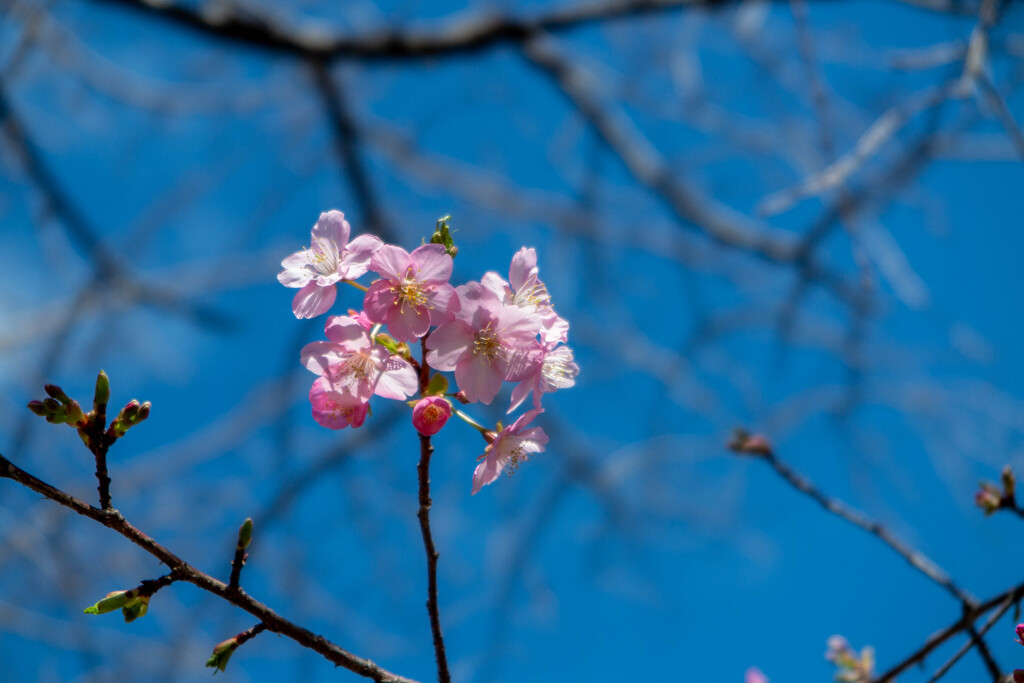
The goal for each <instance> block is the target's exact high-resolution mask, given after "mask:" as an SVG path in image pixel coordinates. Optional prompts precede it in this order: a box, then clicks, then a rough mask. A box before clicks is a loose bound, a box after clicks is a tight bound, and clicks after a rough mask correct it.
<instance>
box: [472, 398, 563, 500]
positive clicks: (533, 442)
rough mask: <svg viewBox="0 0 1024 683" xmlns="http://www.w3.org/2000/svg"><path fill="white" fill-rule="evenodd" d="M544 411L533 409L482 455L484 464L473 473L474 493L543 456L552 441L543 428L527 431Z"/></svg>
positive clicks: (495, 438)
mask: <svg viewBox="0 0 1024 683" xmlns="http://www.w3.org/2000/svg"><path fill="white" fill-rule="evenodd" d="M542 412H544V411H542V410H530V411H527V412H525V413H523V414H522V415H520V416H519V419H518V420H516V421H515V422H513V423H512V424H511V425H510V426H508V427H505V428H504V429H502V430H501V431H500V432H499V433H498V434H497V435H496V436H495V437H494V440H493V441H491V443H490V444H489V445H488V446H487V448H486V449H485V450H484V453H483V455H481V456H480V458H479V459H480V460H482V461H483V462H481V463H480V464H479V465H477V466H476V469H475V470H473V493H474V494H475V493H476V492H477V491H479V490H480V489H481V488H483V487H484V486H486V485H487V484H490V483H491V482H493V481H494V480H495V479H497V478H498V476H499V475H500V474H501V473H502V472H504V471H507V472H508V473H509V474H511V473H512V472H514V471H515V470H516V469H518V467H519V465H520V464H522V463H523V462H526V461H527V460H529V459H530V454H531V453H540V452H541V451H543V450H544V445H545V444H546V443H547V442H548V435H547V434H545V433H544V430H543V429H541V428H540V427H531V428H530V429H524V428H525V427H526V425H528V424H530V422H532V421H533V418H535V417H537V415H539V414H540V413H542Z"/></svg>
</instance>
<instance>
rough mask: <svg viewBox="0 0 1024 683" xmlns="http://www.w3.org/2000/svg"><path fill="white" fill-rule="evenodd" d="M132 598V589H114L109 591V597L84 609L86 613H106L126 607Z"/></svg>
mask: <svg viewBox="0 0 1024 683" xmlns="http://www.w3.org/2000/svg"><path fill="white" fill-rule="evenodd" d="M131 599H132V596H131V591H114V592H113V593H107V597H105V598H103V599H102V600H100V601H99V602H97V603H96V604H95V605H92V606H90V607H86V608H85V609H84V610H82V611H83V612H84V613H86V614H106V613H107V612H113V611H114V610H116V609H120V608H121V607H124V606H125V605H126V604H128V602H129V601H130V600H131Z"/></svg>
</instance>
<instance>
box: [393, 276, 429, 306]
mask: <svg viewBox="0 0 1024 683" xmlns="http://www.w3.org/2000/svg"><path fill="white" fill-rule="evenodd" d="M391 293H392V294H394V295H395V299H396V300H397V301H398V307H399V310H402V309H403V308H404V307H405V304H409V305H410V306H412V307H414V308H418V307H419V306H425V305H426V304H427V293H426V292H425V291H424V290H423V283H421V282H419V281H418V280H417V279H416V278H415V276H414V275H413V274H412V269H411V268H410V269H409V271H408V272H407V273H406V274H405V278H404V279H403V280H402V281H401V282H399V283H397V284H392V285H391Z"/></svg>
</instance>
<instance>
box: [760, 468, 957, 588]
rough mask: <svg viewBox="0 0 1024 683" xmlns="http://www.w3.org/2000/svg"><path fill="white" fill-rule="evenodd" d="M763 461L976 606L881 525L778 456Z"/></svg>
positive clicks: (921, 555)
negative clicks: (830, 495)
mask: <svg viewBox="0 0 1024 683" xmlns="http://www.w3.org/2000/svg"><path fill="white" fill-rule="evenodd" d="M760 457H761V458H762V459H763V460H764V461H765V462H767V463H768V464H769V465H770V466H771V467H772V469H773V470H775V472H776V473H777V474H778V475H779V476H780V477H782V478H783V479H784V480H785V481H786V482H787V483H788V484H789V485H790V486H792V487H793V488H795V489H796V490H797V491H799V492H800V493H803V494H804V495H806V496H808V497H809V498H811V499H812V500H814V501H815V502H817V503H818V504H819V505H821V507H823V508H825V510H827V511H828V512H830V513H832V514H834V515H836V516H837V517H839V518H841V519H844V520H846V521H847V522H849V523H850V524H853V525H854V526H856V527H858V528H860V529H863V530H864V531H866V532H868V533H869V534H871V535H872V536H874V537H875V538H877V539H878V540H880V541H881V542H882V543H884V544H885V545H887V546H889V548H890V549H891V550H892V551H893V552H895V553H896V554H897V555H899V556H900V557H902V558H903V559H904V560H906V561H907V562H908V563H909V564H910V565H911V566H912V567H914V569H917V570H918V571H919V572H921V573H922V574H924V575H925V576H926V577H928V578H929V579H931V580H932V581H933V582H935V583H936V584H938V585H939V586H941V587H943V588H945V589H946V590H947V591H948V592H949V593H950V594H951V595H952V596H953V597H955V598H956V599H957V600H959V601H960V602H961V604H963V605H964V606H965V607H970V606H973V605H974V604H975V600H974V598H973V597H972V596H971V595H970V594H969V593H967V592H966V591H964V590H963V589H961V588H960V587H959V586H957V585H956V584H955V583H954V582H953V579H952V578H950V576H949V574H947V573H946V572H945V571H944V570H943V569H942V568H941V567H939V566H938V565H937V564H935V563H934V562H933V561H932V560H931V559H929V558H928V557H927V556H926V555H925V554H924V553H922V552H921V551H919V550H916V549H915V548H913V547H911V546H910V545H908V544H907V543H905V542H904V541H901V540H900V539H898V538H896V536H894V535H893V534H892V532H890V531H889V530H888V529H886V528H885V527H884V526H882V524H881V523H880V522H878V521H876V520H874V519H872V518H870V517H868V516H867V515H865V514H864V513H862V512H860V511H858V510H855V509H853V508H851V507H850V506H848V505H847V504H846V503H843V502H842V501H840V500H838V499H836V498H831V497H829V496H827V495H825V494H824V493H822V492H821V491H820V490H819V489H818V488H817V487H816V486H815V485H814V484H813V483H811V481H810V480H808V479H806V478H804V477H803V476H802V475H801V474H799V473H797V472H796V471H795V470H793V469H792V468H791V467H789V466H788V465H786V464H785V463H783V462H782V461H781V460H779V459H778V457H777V456H776V455H775V454H774V453H772V452H768V453H765V454H763V455H761V456H760Z"/></svg>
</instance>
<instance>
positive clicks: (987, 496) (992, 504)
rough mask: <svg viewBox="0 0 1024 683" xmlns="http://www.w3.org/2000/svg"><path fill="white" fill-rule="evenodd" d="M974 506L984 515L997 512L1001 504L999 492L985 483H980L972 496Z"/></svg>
mask: <svg viewBox="0 0 1024 683" xmlns="http://www.w3.org/2000/svg"><path fill="white" fill-rule="evenodd" d="M974 504H975V505H977V506H978V507H979V508H981V510H982V512H984V513H985V514H986V515H991V514H992V513H994V512H995V511H996V510H998V509H999V508H1000V507H1001V506H1002V504H1003V499H1002V496H1000V495H999V490H998V489H996V488H995V487H994V486H992V485H991V484H989V483H987V482H982V484H981V486H980V487H979V488H978V491H977V493H975V494H974Z"/></svg>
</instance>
